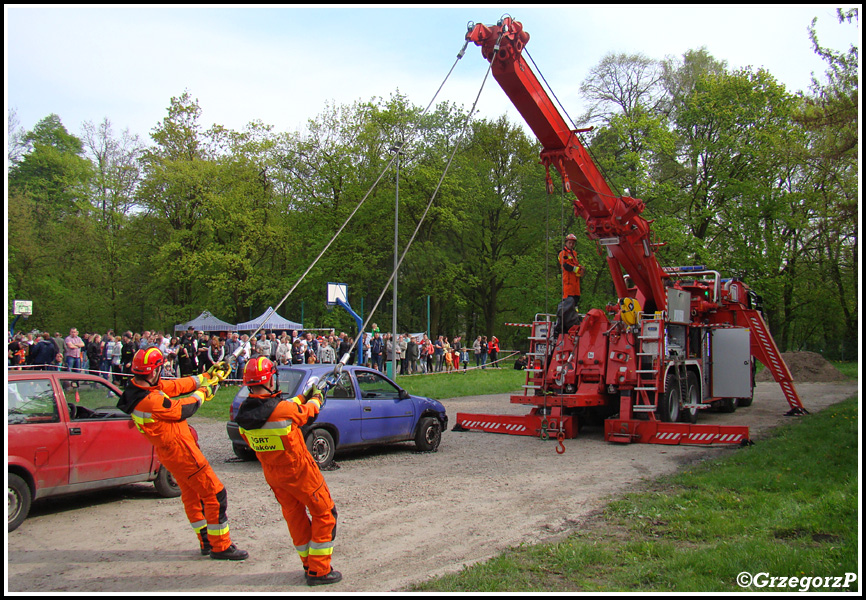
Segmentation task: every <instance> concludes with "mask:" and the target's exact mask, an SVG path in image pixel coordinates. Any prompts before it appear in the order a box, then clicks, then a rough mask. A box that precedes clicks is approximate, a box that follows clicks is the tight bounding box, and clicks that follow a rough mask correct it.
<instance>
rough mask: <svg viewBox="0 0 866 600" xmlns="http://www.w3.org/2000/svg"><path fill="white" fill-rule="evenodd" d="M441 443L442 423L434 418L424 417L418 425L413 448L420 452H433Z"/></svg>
mask: <svg viewBox="0 0 866 600" xmlns="http://www.w3.org/2000/svg"><path fill="white" fill-rule="evenodd" d="M441 441H442V423H440V422H439V419H437V418H435V417H424V418H423V419H421V422H420V423H419V424H418V433H416V434H415V446H416V447H417V448H418V450H419V451H421V452H435V451H436V449H437V448H439V443H440V442H441Z"/></svg>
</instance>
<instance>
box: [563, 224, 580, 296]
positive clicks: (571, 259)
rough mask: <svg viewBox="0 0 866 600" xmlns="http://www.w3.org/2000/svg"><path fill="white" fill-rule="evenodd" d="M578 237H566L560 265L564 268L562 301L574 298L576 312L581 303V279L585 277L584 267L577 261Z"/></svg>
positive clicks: (571, 234) (571, 235)
mask: <svg viewBox="0 0 866 600" xmlns="http://www.w3.org/2000/svg"><path fill="white" fill-rule="evenodd" d="M576 242H577V237H575V235H574V234H573V233H569V234H568V235H567V236H565V247H564V248H563V249H562V252H560V253H559V265H560V267H562V299H563V300H565V299H566V298H572V299H573V300H574V310H575V311H576V310H577V305H578V303H579V302H580V278H581V277H583V267H582V266H581V264H580V261H578V260H577V252H576V251H575V250H574V245H575V243H576Z"/></svg>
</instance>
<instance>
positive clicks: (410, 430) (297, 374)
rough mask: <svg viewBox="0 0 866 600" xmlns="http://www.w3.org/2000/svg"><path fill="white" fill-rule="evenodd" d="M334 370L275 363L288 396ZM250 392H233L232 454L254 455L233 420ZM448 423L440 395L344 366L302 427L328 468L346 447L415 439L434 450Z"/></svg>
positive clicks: (316, 456) (321, 464) (309, 445)
mask: <svg viewBox="0 0 866 600" xmlns="http://www.w3.org/2000/svg"><path fill="white" fill-rule="evenodd" d="M333 372H334V365H281V366H279V367H277V373H278V377H279V380H280V390H282V391H283V392H284V393H285V394H286V395H287V397H289V398H291V397H292V396H295V395H297V394H300V393H302V392H303V391H304V389H306V387H307V382H308V381H309V380H310V379H311V378H312V377H317V378H318V379H319V381H324V380H325V377H326V376H328V375H330V374H331V373H333ZM248 393H249V392H248V390H247V388H246V386H242V387H241V389H240V391H239V392H238V394H237V396H235V399H234V401H233V402H232V406H231V410H230V412H229V419H230V420H229V422H228V423H227V424H226V431H227V432H228V435H229V439H230V440H231V442H232V449H233V450H234V453H235V456H237V457H238V458H242V459H244V460H255V457H256V455H255V452H253V451H252V449H250V447H249V446H247V444H246V442H244V439H243V438H242V437H241V434H240V432H239V431H238V424H237V423H236V422H235V416H236V415H237V412H238V408H240V405H241V402H243V401H244V399H245V398H246V397H247V394H248ZM447 427H448V417H447V416H446V414H445V407H444V406H442V403H441V402H439V401H438V400H433V399H431V398H423V397H420V396H412V395H410V394H409V392H407V391H406V390H404V389H402V388H401V387H400V386H398V385H397V384H396V383H394V382H393V381H391V380H390V379H388V378H387V377H385V376H384V375H383V374H382V373H380V372H379V371H375V370H373V369H367V368H364V367H358V366H353V365H347V366H345V367H343V369H342V371H341V372H340V375H339V378H338V379H337V382H336V383H335V384H334V385H333V386H332V387H331V388H330V389H329V390H328V392H327V394H326V402H325V406H323V407H322V410H321V412H320V413H319V415H318V417H316V420H315V421H314V422H313V423H308V424H307V425H305V426H304V427H303V432H304V436H305V438H306V440H307V448H309V450H310V453H311V454H312V455H313V458H314V459H315V460H316V462H317V463H318V465H319V467H320V468H322V469H326V468H328V467H329V466H330V465H331V463H332V462H333V461H334V455H335V453H336V451H337V450H344V449H347V448H360V447H363V446H372V445H377V444H384V443H391V442H405V441H414V442H415V446H416V447H417V448H418V450H421V451H426V452H432V451H435V450H436V449H437V448H438V447H439V443H440V441H441V440H442V432H443V431H445V430H446V429H447Z"/></svg>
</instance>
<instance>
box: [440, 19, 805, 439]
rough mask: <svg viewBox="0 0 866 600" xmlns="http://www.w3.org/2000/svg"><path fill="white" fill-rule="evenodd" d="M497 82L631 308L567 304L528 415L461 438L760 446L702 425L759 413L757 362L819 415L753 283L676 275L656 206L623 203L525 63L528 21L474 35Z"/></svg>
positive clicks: (463, 423)
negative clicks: (591, 434) (707, 413)
mask: <svg viewBox="0 0 866 600" xmlns="http://www.w3.org/2000/svg"><path fill="white" fill-rule="evenodd" d="M466 39H467V40H468V41H471V42H474V43H475V44H476V45H478V46H480V47H481V53H482V56H483V57H484V58H485V59H486V60H487V61H489V62H490V63H491V72H492V74H493V76H494V78H495V79H496V81H497V82H498V83H499V85H500V86H501V87H502V89H503V90H504V91H505V93H506V94H507V95H508V97H509V98H510V99H511V101H512V103H513V104H514V106H515V108H516V109H517V110H518V111H519V112H520V114H521V116H522V117H523V118H524V119H525V121H526V123H527V124H528V126H529V127H530V129H532V131H533V132H534V134H535V135H536V137H537V138H538V140H539V142H540V143H541V146H542V148H543V150H542V151H541V163H542V164H543V165H544V167H545V169H546V172H547V177H546V183H547V188H548V193H553V192H554V184H553V179H552V177H551V175H550V167H551V166H552V167H553V168H554V169H555V171H557V172H558V173H559V177H560V178H561V180H562V186H563V189H564V190H565V191H566V193H570V194H572V196H571V197H572V203H573V205H574V213H575V215H576V216H578V217H580V219H582V220H583V222H584V223H585V224H586V233H587V235H588V236H589V238H590V239H592V240H594V241H595V242H596V243H597V247H598V249H599V251H600V252H601V253H602V255H603V256H604V257H605V258H606V261H607V266H608V269H609V271H610V275H611V277H612V279H613V285H614V288H615V290H616V295H617V297H618V301H617V302H616V303H612V304H610V305H608V306H607V307H605V310H601V309H598V308H593V309H590V310H589V311H587V312H586V313H585V314H579V313H577V312H576V311H575V310H574V309H568V308H567V307H565V306H563V304H561V305H560V309H559V310H558V311H557V314H556V315H546V314H538V315H535V318H534V320H533V322H532V323H530V324H526V325H527V326H528V327H530V334H529V357H530V362H529V364H528V365H527V368H526V384H525V385H524V386H523V392H522V393H521V394H518V395H514V396H511V402H512V403H515V404H524V405H529V406H531V407H532V409H531V411H530V412H529V414H526V415H522V416H514V415H487V414H469V413H458V414H457V418H456V425H455V427H454V429H455V430H458V431H469V430H475V431H486V432H494V433H509V434H514V435H527V436H541V437H542V438H547V437H552V438H557V439H559V440H560V442H561V441H562V440H563V439H566V438H574V437H576V435H577V432H578V430H579V429H580V427H581V426H582V425H583V424H585V423H591V422H593V421H595V422H597V423H601V422H602V421H603V423H604V435H605V439H606V440H607V441H609V442H619V443H631V442H642V443H659V444H741V445H742V444H747V443H750V440H749V433H748V427H745V426H737V425H709V424H697V417H698V414H699V413H700V412H701V411H703V410H705V409H708V408H718V409H720V410H722V411H725V412H733V411H734V410H735V409H736V408H737V406H748V405H750V404H751V403H752V399H753V393H754V385H755V383H754V373H755V363H754V359H757V360H759V361H760V362H761V363H762V364H764V365H765V366H766V367H767V368H768V369H769V370H770V372H771V373H772V375H773V377H774V379H775V380H776V382H778V384H779V385H780V386H781V388H782V390H783V392H784V395H785V399H786V400H787V402H788V404H789V405H790V407H791V410H790V412H789V414H803V413H806V412H807V411H806V410H805V408H804V407H803V405H802V402H801V401H800V397H799V395H798V394H797V391H796V389H795V387H794V383H793V381H792V378H791V373H790V371H789V369H788V367H787V366H786V364H785V362H784V360H783V359H782V356H781V354H780V352H779V349H778V348H777V346H776V344H775V341H774V340H773V338H772V336H771V335H770V331H769V328H768V327H767V324H766V322H765V321H764V318H763V316H762V310H761V303H760V297H759V296H758V295H757V294H756V293H755V292H754V291H752V290H751V289H750V288H749V287H748V286H747V285H746V284H745V283H744V282H743V281H740V280H738V279H736V278H723V277H722V276H721V274H720V273H719V272H717V271H715V270H712V269H707V268H705V267H702V266H684V267H663V266H662V265H661V264H660V263H659V261H658V259H657V256H656V250H657V248H658V247H660V246H662V245H663V244H660V243H655V242H654V241H653V237H652V231H651V228H650V224H651V221H648V220H647V219H645V218H644V217H643V216H641V215H642V213H643V211H644V208H645V205H644V203H643V202H642V201H641V200H639V199H637V198H632V197H630V196H628V195H620V194H617V193H614V191H613V190H612V189H611V187H610V186H609V185H608V183H607V182H606V180H605V178H604V177H603V175H602V173H601V171H600V170H599V169H598V168H597V166H596V165H595V163H594V162H593V160H592V158H591V157H590V155H589V153H588V151H587V149H586V148H585V147H584V146H583V144H582V143H581V141H580V139H579V136H578V134H579V133H581V132H582V131H586V130H580V129H573V128H572V127H569V125H568V123H567V122H566V121H565V120H564V119H563V118H562V116H561V115H560V113H559V110H558V109H557V108H556V106H555V105H554V104H553V102H552V101H551V99H550V96H549V95H548V93H547V92H546V90H545V89H544V88H543V87H542V86H541V84H540V82H539V80H538V78H537V77H536V75H535V74H534V73H533V71H532V69H531V68H530V66H529V64H527V61H526V60H525V58H524V56H523V50H524V48H525V46H526V44H527V42H528V41H529V34H528V33H527V32H526V31H525V30H524V29H523V25H522V24H521V23H520V22H519V21H514V20H512V19H511V18H510V17H505V18H503V19H502V20H501V21H500V22H499V23H497V24H496V25H483V24H474V23H470V24H469V31H468V33H467V34H466Z"/></svg>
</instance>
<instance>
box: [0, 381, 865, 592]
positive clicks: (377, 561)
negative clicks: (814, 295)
mask: <svg viewBox="0 0 866 600" xmlns="http://www.w3.org/2000/svg"><path fill="white" fill-rule="evenodd" d="M797 388H798V391H799V393H800V395H801V397H802V399H803V403H804V405H805V406H806V407H807V408H808V409H809V410H810V411H811V412H817V411H818V410H820V409H822V408H824V407H826V406H829V405H830V404H833V403H835V402H838V401H840V400H843V399H845V398H847V397H849V396H851V395H854V394H856V393H857V389H858V386H857V383H856V382H841V383H817V384H816V383H807V384H798V386H797ZM444 404H445V407H446V409H447V410H448V415H449V421H450V423H449V425H453V423H454V416H455V414H456V413H457V412H458V411H459V412H488V413H496V414H525V413H526V412H527V409H526V408H525V407H523V406H517V405H512V404H510V403H509V402H508V396H507V395H492V396H478V397H473V398H460V399H453V400H446V401H445V402H444ZM787 409H788V406H787V403H786V402H785V401H784V399H783V396H782V393H781V390H780V389H779V387H778V386H777V385H776V384H775V383H760V384H758V387H757V388H756V395H755V402H754V404H753V405H752V407H750V408H748V409H740V410H738V411H737V412H736V413H734V414H729V415H723V414H718V413H710V414H705V415H702V416H701V420H700V421H699V422H701V423H731V424H743V425H749V426H750V428H751V435H752V437H753V439H755V438H760V436H761V434H762V432H765V431H766V430H767V429H768V428H771V427H773V426H775V425H777V424H779V423H781V422H783V421H785V420H786V418H785V417H783V416H782V415H783V413H784V412H786V411H787ZM192 422H193V425H194V426H195V427H196V429H197V430H198V431H199V434H200V437H201V444H202V448H203V449H204V452H205V455H206V456H207V457H208V458H209V459H210V461H211V464H212V465H213V466H214V469H215V470H216V472H217V473H218V475H219V476H220V478H221V479H222V480H223V483H225V485H226V488H227V489H228V497H229V510H228V512H229V519H230V525H231V531H232V537H233V540H234V541H235V542H236V543H237V544H238V546H239V547H241V548H244V549H245V550H248V551H249V553H250V559H249V560H247V561H244V562H239V563H225V562H221V561H214V560H211V559H209V558H206V557H202V556H200V555H199V552H198V546H197V543H196V541H195V538H194V537H193V534H192V531H191V530H190V529H189V526H188V525H187V524H186V519H185V516H184V512H183V507H182V505H181V502H180V499H161V498H159V497H157V496H156V493H155V492H154V491H153V488H152V486H150V485H144V484H140V485H133V486H125V487H124V488H119V489H118V490H115V491H110V492H100V493H99V494H91V495H87V496H78V497H74V498H66V499H61V500H53V501H50V500H49V501H46V502H44V503H42V504H41V505H37V506H35V507H34V509H33V511H32V512H31V516H30V518H28V519H27V521H25V522H24V524H23V525H22V526H21V527H20V528H18V530H16V531H14V532H12V533H11V534H9V536H8V541H7V551H8V555H7V591H10V592H48V591H62V592H118V593H124V592H147V593H164V592H180V593H184V592H187V593H202V592H230V591H245V592H253V593H256V592H290V593H291V592H295V593H298V592H303V593H306V592H310V591H323V592H324V591H327V592H332V593H339V592H342V593H348V592H381V591H389V590H398V589H401V588H405V586H407V585H409V584H411V583H413V582H417V581H423V580H425V579H426V578H428V577H430V576H434V575H439V574H442V573H445V572H451V571H456V570H459V569H460V568H461V567H462V565H464V564H468V563H472V562H475V561H478V560H481V559H485V558H488V557H490V556H493V555H495V554H497V553H499V552H500V551H502V550H503V549H505V548H507V547H509V546H513V545H517V544H520V543H532V542H536V541H539V540H544V539H550V538H552V537H556V536H558V535H561V534H563V533H566V532H568V531H570V530H573V529H575V528H577V527H579V525H580V522H581V519H584V518H585V517H586V516H587V515H588V514H589V513H590V512H592V511H593V510H595V509H598V508H600V507H601V506H603V505H604V503H605V501H606V499H607V498H608V497H610V496H611V495H614V494H617V493H621V492H624V491H627V490H629V489H632V488H633V487H634V486H635V484H637V483H638V482H640V481H642V480H645V479H647V478H652V477H656V476H658V475H661V474H664V473H670V472H673V471H675V470H676V469H678V468H679V467H680V466H681V465H682V464H685V463H688V462H692V461H696V460H700V459H702V458H705V457H711V456H719V455H723V454H725V453H729V452H734V451H736V450H734V449H732V448H709V449H706V448H696V447H685V446H656V445H637V444H632V445H625V446H623V445H615V444H608V443H605V442H604V441H603V439H602V431H601V430H600V429H589V430H588V431H587V430H586V429H585V430H584V433H583V435H582V436H581V437H579V438H578V439H575V440H568V441H566V448H567V450H566V452H565V453H564V454H562V455H559V454H557V453H556V452H555V447H556V443H555V442H551V441H547V442H544V441H541V440H539V439H536V438H526V437H512V436H507V435H495V434H484V433H457V432H452V431H448V432H446V433H445V434H444V435H443V440H442V446H441V448H440V450H439V452H437V453H434V454H418V453H415V452H414V451H413V450H412V446H411V445H404V444H401V445H397V446H393V447H389V448H385V449H380V450H376V451H373V452H366V453H363V454H349V455H344V456H339V455H338V463H339V465H340V466H341V468H340V469H339V470H337V471H330V472H326V473H325V478H326V480H327V482H328V485H329V486H330V488H331V492H332V495H333V497H334V499H335V501H336V503H337V508H338V510H339V518H338V530H337V540H336V542H337V545H336V549H335V553H334V566H335V567H336V568H337V569H338V570H340V571H341V572H342V573H343V576H344V579H343V581H342V582H341V583H339V584H336V585H334V586H328V587H326V588H312V589H310V588H308V587H307V586H306V585H304V578H303V573H302V571H301V569H300V561H299V560H298V558H297V554H296V553H295V551H294V548H293V546H292V543H291V540H290V538H289V536H288V532H287V530H286V525H285V522H284V521H283V519H282V516H281V514H280V509H279V506H278V504H277V503H276V501H275V500H274V498H273V495H272V494H271V492H270V489H269V488H268V486H267V484H266V483H265V481H264V478H263V477H262V474H261V468H260V467H259V465H258V463H256V462H253V463H240V462H235V461H233V460H232V459H233V455H232V452H231V448H230V446H229V443H228V438H227V437H226V434H225V425H224V423H222V422H218V421H212V420H205V419H195V418H194V419H193V421H192Z"/></svg>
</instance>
